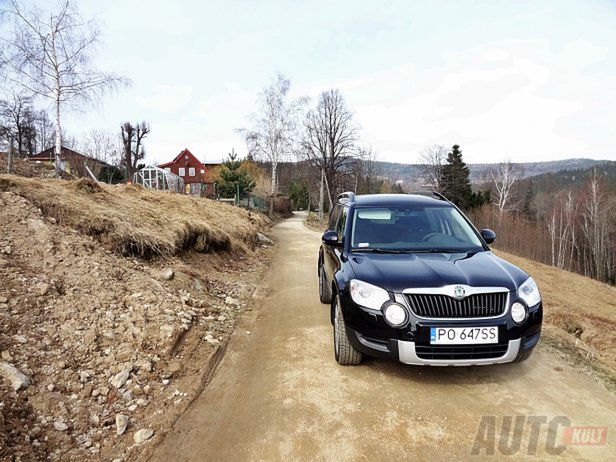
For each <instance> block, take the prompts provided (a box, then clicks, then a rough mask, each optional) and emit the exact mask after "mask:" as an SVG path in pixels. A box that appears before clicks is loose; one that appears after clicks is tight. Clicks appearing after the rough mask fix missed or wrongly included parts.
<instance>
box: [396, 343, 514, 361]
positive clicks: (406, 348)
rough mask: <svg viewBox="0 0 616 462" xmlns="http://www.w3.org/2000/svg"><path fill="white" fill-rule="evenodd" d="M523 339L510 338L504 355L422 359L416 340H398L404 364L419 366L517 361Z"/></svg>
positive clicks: (401, 359)
mask: <svg viewBox="0 0 616 462" xmlns="http://www.w3.org/2000/svg"><path fill="white" fill-rule="evenodd" d="M520 343H521V339H519V338H518V339H516V340H509V342H508V346H507V351H506V352H505V354H504V355H502V356H498V357H495V358H479V359H468V358H465V359H422V358H420V357H419V356H417V352H416V350H415V342H405V341H400V340H399V341H398V359H399V360H400V362H401V363H404V364H414V365H417V366H481V365H488V364H499V363H510V362H512V361H515V359H516V357H517V356H518V353H519V351H520Z"/></svg>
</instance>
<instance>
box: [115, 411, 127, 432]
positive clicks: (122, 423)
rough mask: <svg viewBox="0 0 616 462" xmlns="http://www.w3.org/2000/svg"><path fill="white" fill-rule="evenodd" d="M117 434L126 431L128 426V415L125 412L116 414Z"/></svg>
mask: <svg viewBox="0 0 616 462" xmlns="http://www.w3.org/2000/svg"><path fill="white" fill-rule="evenodd" d="M115 421H116V434H117V435H118V436H120V435H121V434H123V433H124V432H125V431H126V427H127V426H128V416H126V415H124V414H116V417H115Z"/></svg>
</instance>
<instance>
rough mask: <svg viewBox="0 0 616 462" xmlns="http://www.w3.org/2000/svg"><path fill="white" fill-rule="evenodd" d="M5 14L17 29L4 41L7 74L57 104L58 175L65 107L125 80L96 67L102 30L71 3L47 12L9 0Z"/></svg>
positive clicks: (0, 55) (0, 49) (0, 56)
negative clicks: (94, 60) (95, 51)
mask: <svg viewBox="0 0 616 462" xmlns="http://www.w3.org/2000/svg"><path fill="white" fill-rule="evenodd" d="M6 13H7V14H8V16H9V18H10V20H11V21H12V24H13V28H12V31H10V32H9V33H8V34H7V36H6V37H3V38H2V39H1V46H0V61H1V62H2V63H3V66H2V70H3V74H4V77H5V78H6V79H7V80H8V81H9V82H11V83H12V84H14V85H17V86H19V87H22V88H24V89H26V90H27V91H29V92H32V93H33V94H35V95H37V96H40V97H42V98H44V99H47V100H50V101H52V102H53V104H54V109H55V135H56V136H55V158H56V176H60V169H61V164H60V156H61V149H62V123H61V114H62V110H63V108H64V107H65V106H66V105H68V104H71V105H73V107H77V106H78V105H79V104H80V103H84V102H88V103H92V102H94V101H96V100H97V99H98V97H100V95H101V94H102V93H103V92H104V91H106V90H110V89H114V88H115V87H117V86H118V85H119V84H121V83H125V82H126V80H125V79H123V78H121V77H118V76H116V75H113V74H108V73H103V72H100V71H98V70H96V69H95V68H94V66H93V65H92V62H91V55H92V52H93V49H94V46H95V45H96V43H97V41H98V38H99V29H98V28H97V26H96V24H95V22H94V21H93V20H89V21H85V20H83V19H82V18H81V16H80V15H79V13H78V11H77V9H76V7H75V5H74V4H73V3H72V1H70V0H65V1H64V2H63V3H61V4H60V5H59V8H58V10H57V11H55V12H46V11H43V10H41V9H39V8H37V7H32V8H30V9H26V8H23V7H21V6H20V4H19V3H18V2H17V1H16V0H10V1H9V9H8V10H7V11H6Z"/></svg>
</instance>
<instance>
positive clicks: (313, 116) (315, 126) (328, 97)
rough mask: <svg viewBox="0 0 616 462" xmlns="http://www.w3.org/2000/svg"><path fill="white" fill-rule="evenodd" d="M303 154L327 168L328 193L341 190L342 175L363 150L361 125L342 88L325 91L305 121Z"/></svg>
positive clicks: (350, 167)
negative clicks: (358, 142) (358, 146)
mask: <svg viewBox="0 0 616 462" xmlns="http://www.w3.org/2000/svg"><path fill="white" fill-rule="evenodd" d="M304 128H305V130H304V137H303V140H302V147H301V151H300V155H302V156H305V157H306V158H307V160H308V161H309V162H310V163H312V164H313V165H314V166H315V167H317V168H319V169H320V170H322V171H324V172H325V180H326V184H327V186H328V193H329V195H330V203H331V194H332V193H333V194H337V193H338V192H340V191H339V185H340V183H341V177H342V176H343V175H346V174H347V173H348V172H349V171H350V170H351V169H352V167H353V165H354V163H355V158H356V157H357V156H358V154H359V152H358V149H357V140H358V134H357V132H358V128H357V125H356V124H355V123H354V121H353V114H352V113H351V112H350V111H349V110H348V109H347V106H346V102H345V100H344V97H343V95H342V93H341V92H340V91H339V90H327V91H324V92H323V93H321V95H320V96H319V100H318V102H317V105H316V107H315V108H314V109H311V110H309V111H308V114H307V115H306V120H305V122H304Z"/></svg>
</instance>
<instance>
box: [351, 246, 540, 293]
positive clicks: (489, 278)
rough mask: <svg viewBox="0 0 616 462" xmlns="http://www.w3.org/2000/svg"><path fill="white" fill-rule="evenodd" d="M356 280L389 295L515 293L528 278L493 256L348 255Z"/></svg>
mask: <svg viewBox="0 0 616 462" xmlns="http://www.w3.org/2000/svg"><path fill="white" fill-rule="evenodd" d="M349 263H350V265H351V267H352V268H353V272H354V273H355V277H356V278H357V279H360V280H362V281H366V282H369V283H370V284H374V285H377V286H379V287H383V288H384V289H387V290H389V291H392V292H402V291H403V290H404V289H410V288H419V287H421V288H423V287H442V286H445V285H449V284H466V285H469V286H474V287H506V288H507V289H509V290H517V288H518V287H519V286H520V284H522V283H523V282H524V281H525V280H526V278H528V274H526V273H525V272H524V271H522V270H521V269H520V268H518V267H517V266H515V265H512V264H511V263H509V262H508V261H506V260H503V259H502V258H500V257H497V256H496V255H494V254H493V253H492V252H488V251H486V252H477V253H469V254H467V253H434V254H432V253H430V254H421V253H417V254H368V253H364V254H362V253H357V254H350V256H349Z"/></svg>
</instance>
